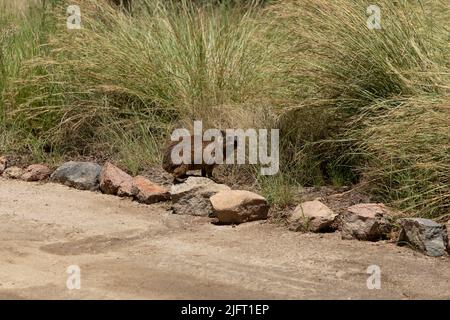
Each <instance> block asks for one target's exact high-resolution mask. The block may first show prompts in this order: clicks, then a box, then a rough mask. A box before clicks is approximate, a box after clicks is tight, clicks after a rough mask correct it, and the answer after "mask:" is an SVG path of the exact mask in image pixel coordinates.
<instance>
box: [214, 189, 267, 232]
mask: <svg viewBox="0 0 450 320" xmlns="http://www.w3.org/2000/svg"><path fill="white" fill-rule="evenodd" d="M210 201H211V204H212V207H213V210H214V217H216V218H217V219H218V220H219V223H223V224H239V223H244V222H249V221H255V220H264V219H267V214H268V213H269V204H268V203H267V200H266V199H265V198H264V197H263V196H260V195H259V194H256V193H253V192H250V191H246V190H227V191H221V192H219V193H217V194H215V195H213V196H212V197H211V198H210Z"/></svg>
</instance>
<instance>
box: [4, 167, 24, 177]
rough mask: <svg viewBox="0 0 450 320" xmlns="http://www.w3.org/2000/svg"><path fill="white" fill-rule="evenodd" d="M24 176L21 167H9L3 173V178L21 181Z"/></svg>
mask: <svg viewBox="0 0 450 320" xmlns="http://www.w3.org/2000/svg"><path fill="white" fill-rule="evenodd" d="M22 174H23V169H21V168H19V167H8V168H6V169H5V171H3V177H4V178H8V179H19V178H20V177H21V176H22Z"/></svg>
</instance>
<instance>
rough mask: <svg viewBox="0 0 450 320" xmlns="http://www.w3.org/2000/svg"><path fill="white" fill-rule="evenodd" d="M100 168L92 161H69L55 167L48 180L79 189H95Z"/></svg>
mask: <svg viewBox="0 0 450 320" xmlns="http://www.w3.org/2000/svg"><path fill="white" fill-rule="evenodd" d="M101 169H102V167H101V166H100V165H98V164H96V163H93V162H76V161H69V162H66V163H64V164H63V165H61V166H60V167H59V168H58V169H56V170H55V172H53V174H52V175H51V176H50V180H51V181H53V182H59V183H62V184H64V185H66V186H69V187H73V188H76V189H80V190H96V189H97V188H98V184H99V176H100V171H101Z"/></svg>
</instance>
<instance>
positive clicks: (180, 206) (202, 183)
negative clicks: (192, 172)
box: [170, 177, 230, 216]
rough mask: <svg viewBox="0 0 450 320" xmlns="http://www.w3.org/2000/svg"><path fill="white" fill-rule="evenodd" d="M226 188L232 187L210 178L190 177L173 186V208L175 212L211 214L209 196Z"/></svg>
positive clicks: (171, 191) (197, 214)
mask: <svg viewBox="0 0 450 320" xmlns="http://www.w3.org/2000/svg"><path fill="white" fill-rule="evenodd" d="M225 190H230V187H228V186H226V185H224V184H218V183H215V182H214V181H212V180H211V179H208V178H203V177H189V178H188V179H187V180H186V181H185V182H184V183H181V184H176V185H173V186H172V188H171V190H170V194H171V196H172V210H173V212H174V213H175V214H189V215H194V216H209V215H211V214H212V211H213V210H212V206H211V202H210V200H209V198H210V197H211V196H213V195H215V194H216V193H218V192H220V191H225Z"/></svg>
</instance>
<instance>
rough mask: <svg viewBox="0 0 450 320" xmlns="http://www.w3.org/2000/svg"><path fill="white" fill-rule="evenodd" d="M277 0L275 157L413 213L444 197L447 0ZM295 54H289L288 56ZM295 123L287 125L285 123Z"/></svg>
mask: <svg viewBox="0 0 450 320" xmlns="http://www.w3.org/2000/svg"><path fill="white" fill-rule="evenodd" d="M377 4H378V5H379V7H380V9H381V12H382V20H381V24H382V29H381V30H369V28H368V27H367V26H366V19H367V16H366V15H365V14H364V13H365V11H366V7H367V3H366V1H351V2H350V1H339V0H332V1H303V0H296V1H280V3H279V4H278V5H276V6H275V7H273V8H272V9H273V10H272V12H271V13H273V14H274V15H275V20H276V21H278V25H279V26H280V28H279V30H278V33H276V34H275V35H274V37H275V38H277V39H278V38H279V33H280V32H281V33H282V34H284V35H286V37H281V38H279V39H282V41H281V42H280V48H283V49H284V51H283V52H282V55H280V57H279V59H278V60H279V61H282V64H283V65H284V71H283V73H284V75H285V77H286V79H287V85H286V86H285V88H288V89H285V90H288V96H290V97H291V99H292V100H295V101H298V106H295V105H294V104H293V106H291V107H289V108H284V109H283V113H282V118H281V126H282V128H285V130H284V131H283V132H284V143H285V150H287V152H286V151H285V152H283V154H284V156H285V157H286V158H285V161H284V163H288V164H289V165H290V167H291V170H292V171H295V170H296V169H297V175H296V176H297V179H298V180H300V181H301V182H302V183H313V184H316V183H323V182H324V180H325V182H326V180H328V181H337V182H339V183H342V182H344V183H345V182H347V183H348V182H356V181H359V180H362V181H363V182H364V186H366V187H367V189H368V190H370V191H371V192H372V194H374V195H376V196H379V197H380V199H381V200H384V201H388V202H390V203H392V204H394V205H396V206H398V207H400V208H402V209H403V210H406V211H408V212H409V213H411V214H413V215H425V216H437V215H439V214H444V213H448V210H449V205H450V179H449V178H450V171H449V170H448V165H449V163H450V153H449V147H450V144H449V137H450V113H449V108H448V106H449V104H450V100H449V64H448V52H449V49H450V48H449V42H448V25H447V24H446V19H447V18H446V17H448V14H449V7H448V5H447V3H446V2H444V1H378V2H377ZM293 57H295V59H294V58H293ZM292 128H295V129H292Z"/></svg>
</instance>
